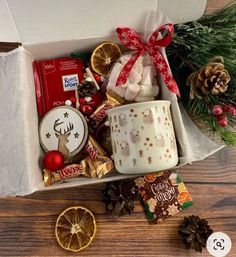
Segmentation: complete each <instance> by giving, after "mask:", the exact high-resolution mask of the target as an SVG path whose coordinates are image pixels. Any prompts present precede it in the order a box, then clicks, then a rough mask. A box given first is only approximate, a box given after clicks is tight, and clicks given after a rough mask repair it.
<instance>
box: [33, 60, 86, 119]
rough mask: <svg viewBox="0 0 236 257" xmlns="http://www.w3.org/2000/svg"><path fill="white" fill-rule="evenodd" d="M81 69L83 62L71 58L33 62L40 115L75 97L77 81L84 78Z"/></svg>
mask: <svg viewBox="0 0 236 257" xmlns="http://www.w3.org/2000/svg"><path fill="white" fill-rule="evenodd" d="M83 69H84V65H83V62H82V61H81V60H79V59H73V58H60V59H53V60H45V61H34V62H33V71H34V81H35V90H36V97H37V103H38V111H39V115H40V116H43V115H44V114H45V113H47V112H48V111H49V110H51V109H52V108H54V107H56V106H60V105H64V104H65V101H66V100H71V99H75V90H76V89H77V86H78V84H79V81H81V80H83V79H84V70H83ZM72 102H73V101H72Z"/></svg>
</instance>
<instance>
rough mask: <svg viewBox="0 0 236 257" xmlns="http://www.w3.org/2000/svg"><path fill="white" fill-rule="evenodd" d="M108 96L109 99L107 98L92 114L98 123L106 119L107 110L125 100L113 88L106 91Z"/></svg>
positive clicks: (92, 117)
mask: <svg viewBox="0 0 236 257" xmlns="http://www.w3.org/2000/svg"><path fill="white" fill-rule="evenodd" d="M106 96H107V100H105V101H104V102H103V103H102V104H101V105H100V106H99V107H98V108H97V109H96V110H95V111H94V113H93V114H92V115H91V116H90V118H91V119H92V120H94V121H96V122H98V123H100V122H101V121H103V120H104V118H105V117H106V115H107V110H109V109H111V108H113V107H115V106H118V105H121V104H122V103H123V102H124V100H123V99H122V98H121V97H120V96H119V95H117V94H116V93H114V92H113V91H112V90H108V91H107V92H106Z"/></svg>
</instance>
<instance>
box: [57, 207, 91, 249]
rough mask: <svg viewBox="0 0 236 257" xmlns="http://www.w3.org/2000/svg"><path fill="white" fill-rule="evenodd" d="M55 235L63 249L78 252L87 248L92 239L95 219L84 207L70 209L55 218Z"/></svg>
mask: <svg viewBox="0 0 236 257" xmlns="http://www.w3.org/2000/svg"><path fill="white" fill-rule="evenodd" d="M55 233H56V238H57V241H58V243H59V244H60V246H61V247H62V248H63V249H65V250H68V251H72V252H79V251H81V250H83V249H85V248H86V247H88V246H89V245H90V244H91V242H92V240H93V238H94V235H95V233H96V222H95V218H94V216H93V214H92V212H91V211H89V210H88V209H86V208H84V207H81V206H75V207H70V208H68V209H66V210H65V211H63V212H62V213H61V214H60V215H59V217H58V218H57V222H56V228H55Z"/></svg>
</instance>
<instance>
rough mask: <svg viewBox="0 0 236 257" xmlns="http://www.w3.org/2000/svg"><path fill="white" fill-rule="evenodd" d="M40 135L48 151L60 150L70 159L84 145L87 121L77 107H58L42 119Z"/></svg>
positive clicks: (43, 145)
mask: <svg viewBox="0 0 236 257" xmlns="http://www.w3.org/2000/svg"><path fill="white" fill-rule="evenodd" d="M39 137H40V142H41V145H42V147H43V149H44V150H45V151H46V152H48V151H51V150H58V151H60V152H61V153H62V154H63V155H64V157H65V159H68V158H70V157H73V156H74V155H76V154H77V153H79V151H80V150H81V149H82V148H83V147H84V145H85V143H86V141H87V137H88V126H87V122H86V120H85V118H84V116H83V115H82V114H81V113H80V112H79V111H78V110H76V109H75V108H72V107H70V106H60V107H56V108H54V109H52V110H51V111H49V112H48V113H47V114H46V115H45V116H44V118H43V119H42V121H41V123H40V126H39Z"/></svg>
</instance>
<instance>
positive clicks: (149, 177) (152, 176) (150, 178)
mask: <svg viewBox="0 0 236 257" xmlns="http://www.w3.org/2000/svg"><path fill="white" fill-rule="evenodd" d="M156 178H157V175H156V173H150V174H147V175H145V176H144V179H145V180H146V181H147V182H151V183H152V182H154V181H155V180H156Z"/></svg>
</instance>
